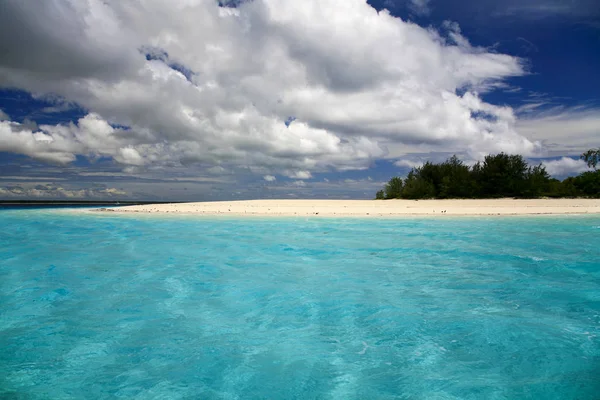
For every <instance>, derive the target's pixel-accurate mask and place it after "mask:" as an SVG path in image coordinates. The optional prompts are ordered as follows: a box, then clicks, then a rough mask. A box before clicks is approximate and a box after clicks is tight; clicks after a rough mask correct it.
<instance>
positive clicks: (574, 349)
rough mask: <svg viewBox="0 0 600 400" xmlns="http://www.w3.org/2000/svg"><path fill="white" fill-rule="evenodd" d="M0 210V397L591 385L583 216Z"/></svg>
mask: <svg viewBox="0 0 600 400" xmlns="http://www.w3.org/2000/svg"><path fill="white" fill-rule="evenodd" d="M0 224H1V226H2V227H3V229H2V232H1V233H0V311H1V317H0V398H9V399H10V398H15V399H71V398H73V399H79V398H94V399H105V398H106V399H109V398H124V399H526V398H531V399H593V398H597V396H598V393H600V379H599V378H598V377H599V376H600V217H598V216H569V217H503V218H474V217H463V218H450V217H448V218H401V219H391V220H384V219H318V218H312V219H311V218H309V219H306V218H297V219H296V218H268V219H261V218H249V219H241V218H240V219H236V218H202V217H185V216H169V217H161V216H130V215H126V216H115V215H102V214H78V213H69V212H65V211H61V210H3V211H0Z"/></svg>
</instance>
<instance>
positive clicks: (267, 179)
mask: <svg viewBox="0 0 600 400" xmlns="http://www.w3.org/2000/svg"><path fill="white" fill-rule="evenodd" d="M263 179H264V180H265V181H267V182H275V181H276V180H277V178H275V177H274V176H273V175H265V176H263Z"/></svg>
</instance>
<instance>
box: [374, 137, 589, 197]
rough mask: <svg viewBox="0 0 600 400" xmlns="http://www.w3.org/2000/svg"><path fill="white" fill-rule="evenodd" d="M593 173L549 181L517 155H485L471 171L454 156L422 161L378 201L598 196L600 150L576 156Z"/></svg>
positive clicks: (544, 173) (539, 169)
mask: <svg viewBox="0 0 600 400" xmlns="http://www.w3.org/2000/svg"><path fill="white" fill-rule="evenodd" d="M581 158H582V159H583V160H585V161H586V163H587V164H588V165H589V166H590V168H594V171H587V172H583V173H581V174H579V175H577V176H573V177H568V178H566V179H564V180H563V181H560V180H558V179H554V178H552V177H551V176H550V175H549V174H548V172H547V171H546V168H545V167H544V165H543V164H539V165H529V164H528V163H527V161H526V160H525V159H524V158H523V156H520V155H510V154H506V153H500V154H493V155H488V156H486V157H485V158H484V160H483V161H481V162H478V163H476V164H474V165H472V166H469V165H466V164H464V163H463V162H462V161H461V160H460V159H459V158H458V157H457V156H455V155H454V156H452V157H450V158H449V159H447V160H446V161H444V162H442V163H438V164H435V163H432V162H426V163H425V164H424V165H422V166H420V167H416V168H412V169H411V170H410V171H409V172H408V175H407V176H406V178H404V179H402V178H400V177H397V176H395V177H393V178H392V179H390V181H389V182H388V183H387V184H386V185H385V188H384V189H383V190H380V191H378V192H377V194H376V198H377V199H413V200H417V199H451V198H501V197H512V198H540V197H553V198H559V197H600V170H597V169H595V168H596V167H597V165H598V164H599V163H600V149H596V150H594V149H592V150H589V151H587V152H586V153H584V154H582V155H581Z"/></svg>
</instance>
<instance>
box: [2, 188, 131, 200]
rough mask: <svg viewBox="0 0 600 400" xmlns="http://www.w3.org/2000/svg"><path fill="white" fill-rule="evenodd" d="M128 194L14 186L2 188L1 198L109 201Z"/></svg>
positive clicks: (110, 190) (99, 190) (101, 189)
mask: <svg viewBox="0 0 600 400" xmlns="http://www.w3.org/2000/svg"><path fill="white" fill-rule="evenodd" d="M126 195H127V192H125V191H123V190H121V189H117V188H112V187H111V188H108V187H100V188H98V187H92V188H86V189H69V188H64V187H62V186H56V185H54V184H43V185H35V186H25V185H14V186H4V187H0V197H4V198H20V199H21V198H23V199H24V198H32V197H34V198H35V197H37V198H43V199H107V198H113V197H123V196H126Z"/></svg>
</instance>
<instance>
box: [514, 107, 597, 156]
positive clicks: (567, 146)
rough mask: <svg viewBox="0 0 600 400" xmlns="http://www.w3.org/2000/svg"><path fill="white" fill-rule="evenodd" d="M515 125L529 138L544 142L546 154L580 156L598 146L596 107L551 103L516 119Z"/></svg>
mask: <svg viewBox="0 0 600 400" xmlns="http://www.w3.org/2000/svg"><path fill="white" fill-rule="evenodd" d="M534 108H535V107H534ZM530 111H534V110H530ZM516 127H517V129H518V130H519V132H521V133H522V134H523V135H524V136H525V137H527V138H528V139H529V140H531V141H540V142H543V144H544V148H545V149H546V151H547V152H548V154H549V155H565V154H566V155H574V156H579V155H580V154H581V153H583V152H584V151H586V150H588V149H590V148H592V147H599V146H600V109H598V108H582V107H574V108H564V107H553V108H550V109H547V110H543V111H539V112H530V113H528V114H526V115H525V116H524V117H523V118H521V119H519V120H518V122H517V124H516Z"/></svg>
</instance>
